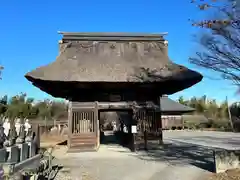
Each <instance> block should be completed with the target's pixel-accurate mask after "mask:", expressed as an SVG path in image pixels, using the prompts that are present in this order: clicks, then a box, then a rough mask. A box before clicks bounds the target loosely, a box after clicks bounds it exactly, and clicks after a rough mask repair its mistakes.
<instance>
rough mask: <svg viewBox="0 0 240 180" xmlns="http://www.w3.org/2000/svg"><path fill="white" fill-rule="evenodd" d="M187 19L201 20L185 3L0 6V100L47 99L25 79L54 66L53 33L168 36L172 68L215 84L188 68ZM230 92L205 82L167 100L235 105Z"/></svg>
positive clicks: (14, 1)
mask: <svg viewBox="0 0 240 180" xmlns="http://www.w3.org/2000/svg"><path fill="white" fill-rule="evenodd" d="M190 17H192V18H199V17H201V14H199V11H197V9H196V8H195V7H194V6H193V5H192V4H190V3H189V0H181V1H164V0H162V1H160V0H149V1H146V0H145V1H143V0H137V1H136V0H131V1H127V0H121V1H116V2H115V1H110V0H105V1H94V0H92V1H91V0H89V1H80V0H69V1H61V0H60V1H59V0H58V1H55V0H41V1H37V0H36V1H32V0H31V1H30V0H21V1H19V0H8V1H2V2H1V4H0V22H1V28H0V40H1V46H0V54H1V56H0V64H3V65H4V67H5V70H4V72H3V80H1V81H0V96H2V95H5V94H8V95H10V96H12V95H15V94H17V93H19V92H26V93H27V94H28V95H29V96H31V97H35V98H36V99H43V98H49V97H50V96H48V95H47V94H45V93H43V92H42V91H40V90H39V89H37V88H35V87H34V86H33V85H31V83H29V82H28V81H27V80H26V79H25V78H24V74H25V73H26V72H28V71H30V70H32V69H34V68H36V67H38V66H41V65H45V64H48V63H50V62H52V61H54V60H55V58H56V56H57V54H58V40H60V39H61V36H60V35H59V34H58V33H57V31H77V32H79V31H82V32H94V31H95V32H100V31H101V32H168V33H169V34H168V35H167V36H166V38H167V39H168V41H169V56H170V58H171V59H172V60H173V61H174V62H176V63H179V64H182V65H185V66H187V67H189V68H192V69H195V70H198V71H199V72H202V73H203V74H204V75H205V74H207V75H208V76H210V77H214V78H217V77H218V75H217V74H215V73H212V72H206V71H204V70H203V69H200V68H198V67H195V66H193V65H191V64H189V63H188V57H189V56H190V55H193V54H194V49H195V48H196V47H195V44H194V43H193V38H192V35H193V33H194V28H193V27H191V26H190V23H189V21H188V19H189V18H190ZM235 92H236V88H235V87H234V86H232V85H231V84H230V83H229V82H226V81H223V80H220V81H213V80H210V79H208V78H204V80H203V81H202V82H200V83H199V84H197V85H195V86H194V87H192V88H189V89H187V90H184V91H182V92H179V93H176V94H174V95H172V96H171V97H172V98H173V99H176V98H178V97H179V96H180V95H183V96H184V97H186V98H190V97H192V96H202V95H207V96H208V97H211V98H216V99H217V100H218V101H222V100H224V99H225V98H226V96H228V99H229V100H230V101H236V100H237V99H239V96H237V95H236V94H235Z"/></svg>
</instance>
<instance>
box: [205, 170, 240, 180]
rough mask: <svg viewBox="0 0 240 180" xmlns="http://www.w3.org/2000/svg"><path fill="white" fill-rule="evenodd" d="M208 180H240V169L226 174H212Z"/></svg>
mask: <svg viewBox="0 0 240 180" xmlns="http://www.w3.org/2000/svg"><path fill="white" fill-rule="evenodd" d="M207 180H240V169H233V170H228V171H226V172H224V173H219V174H212V175H211V176H210V177H209V178H208V179H207Z"/></svg>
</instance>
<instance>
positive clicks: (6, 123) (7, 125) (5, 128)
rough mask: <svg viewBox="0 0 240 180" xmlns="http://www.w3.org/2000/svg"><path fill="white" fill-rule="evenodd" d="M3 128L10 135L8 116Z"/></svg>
mask: <svg viewBox="0 0 240 180" xmlns="http://www.w3.org/2000/svg"><path fill="white" fill-rule="evenodd" d="M3 128H4V134H5V135H6V136H7V137H8V135H9V131H10V122H9V119H8V118H6V119H5V122H4V123H3Z"/></svg>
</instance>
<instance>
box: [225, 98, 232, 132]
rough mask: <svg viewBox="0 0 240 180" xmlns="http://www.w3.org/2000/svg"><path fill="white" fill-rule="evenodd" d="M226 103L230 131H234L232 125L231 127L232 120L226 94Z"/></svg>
mask: <svg viewBox="0 0 240 180" xmlns="http://www.w3.org/2000/svg"><path fill="white" fill-rule="evenodd" d="M226 103H227V109H228V118H229V123H230V125H231V128H232V131H233V132H234V127H233V122H232V115H231V111H230V107H229V105H228V97H227V96H226Z"/></svg>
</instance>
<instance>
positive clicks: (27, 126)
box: [24, 119, 32, 134]
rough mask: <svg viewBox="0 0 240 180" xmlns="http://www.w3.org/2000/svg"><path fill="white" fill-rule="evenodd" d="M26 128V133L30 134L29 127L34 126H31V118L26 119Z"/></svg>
mask: <svg viewBox="0 0 240 180" xmlns="http://www.w3.org/2000/svg"><path fill="white" fill-rule="evenodd" d="M24 128H25V132H26V134H28V131H29V129H31V128H32V126H31V124H30V123H29V120H28V119H26V120H25V123H24Z"/></svg>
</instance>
